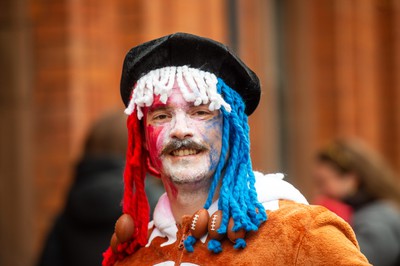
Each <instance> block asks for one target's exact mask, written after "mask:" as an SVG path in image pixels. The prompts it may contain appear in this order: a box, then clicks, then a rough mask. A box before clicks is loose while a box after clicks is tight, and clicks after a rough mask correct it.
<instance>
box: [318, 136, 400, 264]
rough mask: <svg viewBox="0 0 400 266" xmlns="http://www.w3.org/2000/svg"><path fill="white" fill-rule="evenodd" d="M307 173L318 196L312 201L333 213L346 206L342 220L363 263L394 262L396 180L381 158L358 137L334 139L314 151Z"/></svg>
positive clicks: (399, 184)
mask: <svg viewBox="0 0 400 266" xmlns="http://www.w3.org/2000/svg"><path fill="white" fill-rule="evenodd" d="M313 176H314V178H315V179H314V180H315V181H316V184H317V188H318V191H319V195H321V196H324V200H323V201H318V202H316V203H319V204H321V205H325V206H326V207H328V208H330V209H331V210H332V211H336V212H337V214H339V215H342V214H344V213H347V214H348V213H349V212H348V210H351V213H352V215H351V217H343V218H345V219H346V220H348V221H349V222H350V224H351V225H352V227H353V229H354V232H355V233H356V237H357V240H358V242H359V244H360V248H361V251H362V253H363V254H364V255H365V256H366V257H367V258H368V260H369V262H370V263H371V264H373V265H377V266H386V265H388V266H389V265H393V266H394V265H400V179H398V178H396V177H395V175H394V174H393V172H392V171H391V170H390V169H389V167H388V166H387V165H386V163H385V162H384V161H383V159H382V158H381V157H380V156H379V155H378V154H377V153H375V152H373V151H372V150H370V149H368V148H367V147H366V146H365V145H364V144H363V143H361V142H360V141H358V140H353V139H351V140H344V139H342V140H336V141H333V142H332V143H331V144H329V145H328V146H326V147H325V148H323V149H322V150H321V151H320V152H319V153H318V156H317V163H316V166H315V168H314V172H313ZM335 201H337V203H334V202H335ZM332 202H333V203H334V204H332ZM333 206H336V207H337V206H342V207H341V208H336V209H335V207H333ZM331 207H333V208H331Z"/></svg>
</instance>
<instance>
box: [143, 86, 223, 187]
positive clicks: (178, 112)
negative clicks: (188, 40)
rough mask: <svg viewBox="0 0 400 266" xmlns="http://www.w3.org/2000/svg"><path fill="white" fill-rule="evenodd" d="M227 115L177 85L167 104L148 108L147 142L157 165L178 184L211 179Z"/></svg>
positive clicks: (150, 153) (146, 114) (145, 114)
mask: <svg viewBox="0 0 400 266" xmlns="http://www.w3.org/2000/svg"><path fill="white" fill-rule="evenodd" d="M222 121H223V116H222V114H221V113H220V111H219V110H216V111H210V110H209V109H208V105H200V106H194V105H193V103H188V102H186V101H185V99H184V98H183V96H182V93H181V91H180V90H179V88H178V87H177V84H175V85H174V88H173V91H172V94H171V95H170V96H169V98H168V101H167V103H166V104H163V103H162V102H161V101H160V100H159V97H155V98H154V102H153V104H152V106H151V107H148V108H145V109H144V128H145V135H146V146H147V149H148V151H149V156H150V160H151V162H152V164H153V166H154V167H155V168H156V169H157V170H158V171H159V172H160V173H161V175H162V176H166V177H169V178H170V180H171V181H172V182H173V183H175V184H189V183H197V182H201V181H203V180H207V179H210V177H211V176H212V175H213V174H214V172H215V169H216V166H217V164H218V161H219V157H220V153H221V145H222Z"/></svg>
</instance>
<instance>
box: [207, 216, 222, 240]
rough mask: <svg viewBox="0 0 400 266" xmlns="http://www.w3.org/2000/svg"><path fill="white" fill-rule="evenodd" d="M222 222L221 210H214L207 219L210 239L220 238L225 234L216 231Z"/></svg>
mask: <svg viewBox="0 0 400 266" xmlns="http://www.w3.org/2000/svg"><path fill="white" fill-rule="evenodd" d="M221 222H222V211H221V210H218V211H216V212H214V213H213V214H212V215H211V217H210V219H209V221H208V236H209V237H210V239H216V240H221V239H222V238H223V237H224V235H225V234H220V233H218V232H217V230H218V229H219V227H220V226H221Z"/></svg>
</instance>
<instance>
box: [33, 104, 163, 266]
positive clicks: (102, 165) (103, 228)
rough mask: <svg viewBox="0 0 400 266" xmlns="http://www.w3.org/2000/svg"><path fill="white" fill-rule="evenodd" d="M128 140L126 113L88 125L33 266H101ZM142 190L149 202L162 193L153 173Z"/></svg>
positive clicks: (115, 212) (118, 199)
mask: <svg viewBox="0 0 400 266" xmlns="http://www.w3.org/2000/svg"><path fill="white" fill-rule="evenodd" d="M127 142H128V135H127V130H126V116H125V115H124V114H123V113H121V112H120V111H117V112H109V113H107V114H105V115H103V116H101V117H100V119H98V120H97V121H96V122H95V123H94V124H93V126H92V128H91V129H90V132H89V134H88V135H87V138H86V141H85V144H84V152H83V156H82V158H81V159H80V160H79V162H78V164H77V166H76V171H75V179H74V181H73V184H72V187H71V189H70V191H69V195H68V198H67V201H66V205H65V208H64V210H63V211H62V213H61V214H60V215H59V216H58V218H57V220H56V222H55V224H54V226H53V228H52V230H51V232H50V233H49V235H48V238H47V242H46V243H45V246H44V249H43V253H42V255H41V258H40V261H39V263H38V265H40V266H47V265H54V266H62V265H74V266H80V265H85V266H89V265H101V261H102V256H101V254H102V252H103V251H104V249H106V248H107V247H108V246H109V242H110V237H109V236H110V234H111V233H112V232H113V230H114V224H115V220H116V219H117V218H118V217H119V216H120V215H121V212H122V209H121V198H122V195H123V169H124V165H125V154H126V145H127ZM146 189H147V190H148V191H149V194H148V195H150V196H153V195H154V200H153V201H156V200H157V199H158V197H159V196H160V195H161V194H162V193H163V189H162V184H161V181H160V180H158V179H155V178H154V177H153V178H148V185H147V188H146ZM150 204H151V199H150ZM153 205H155V203H153ZM153 207H154V206H153Z"/></svg>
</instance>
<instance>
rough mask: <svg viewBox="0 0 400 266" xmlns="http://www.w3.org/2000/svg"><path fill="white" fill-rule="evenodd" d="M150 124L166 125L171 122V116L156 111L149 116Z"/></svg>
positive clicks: (167, 113)
mask: <svg viewBox="0 0 400 266" xmlns="http://www.w3.org/2000/svg"><path fill="white" fill-rule="evenodd" d="M148 118H149V119H148V122H150V123H165V122H168V121H170V120H171V114H170V112H168V111H165V110H163V111H156V112H153V113H151V114H150V115H149V116H148Z"/></svg>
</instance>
